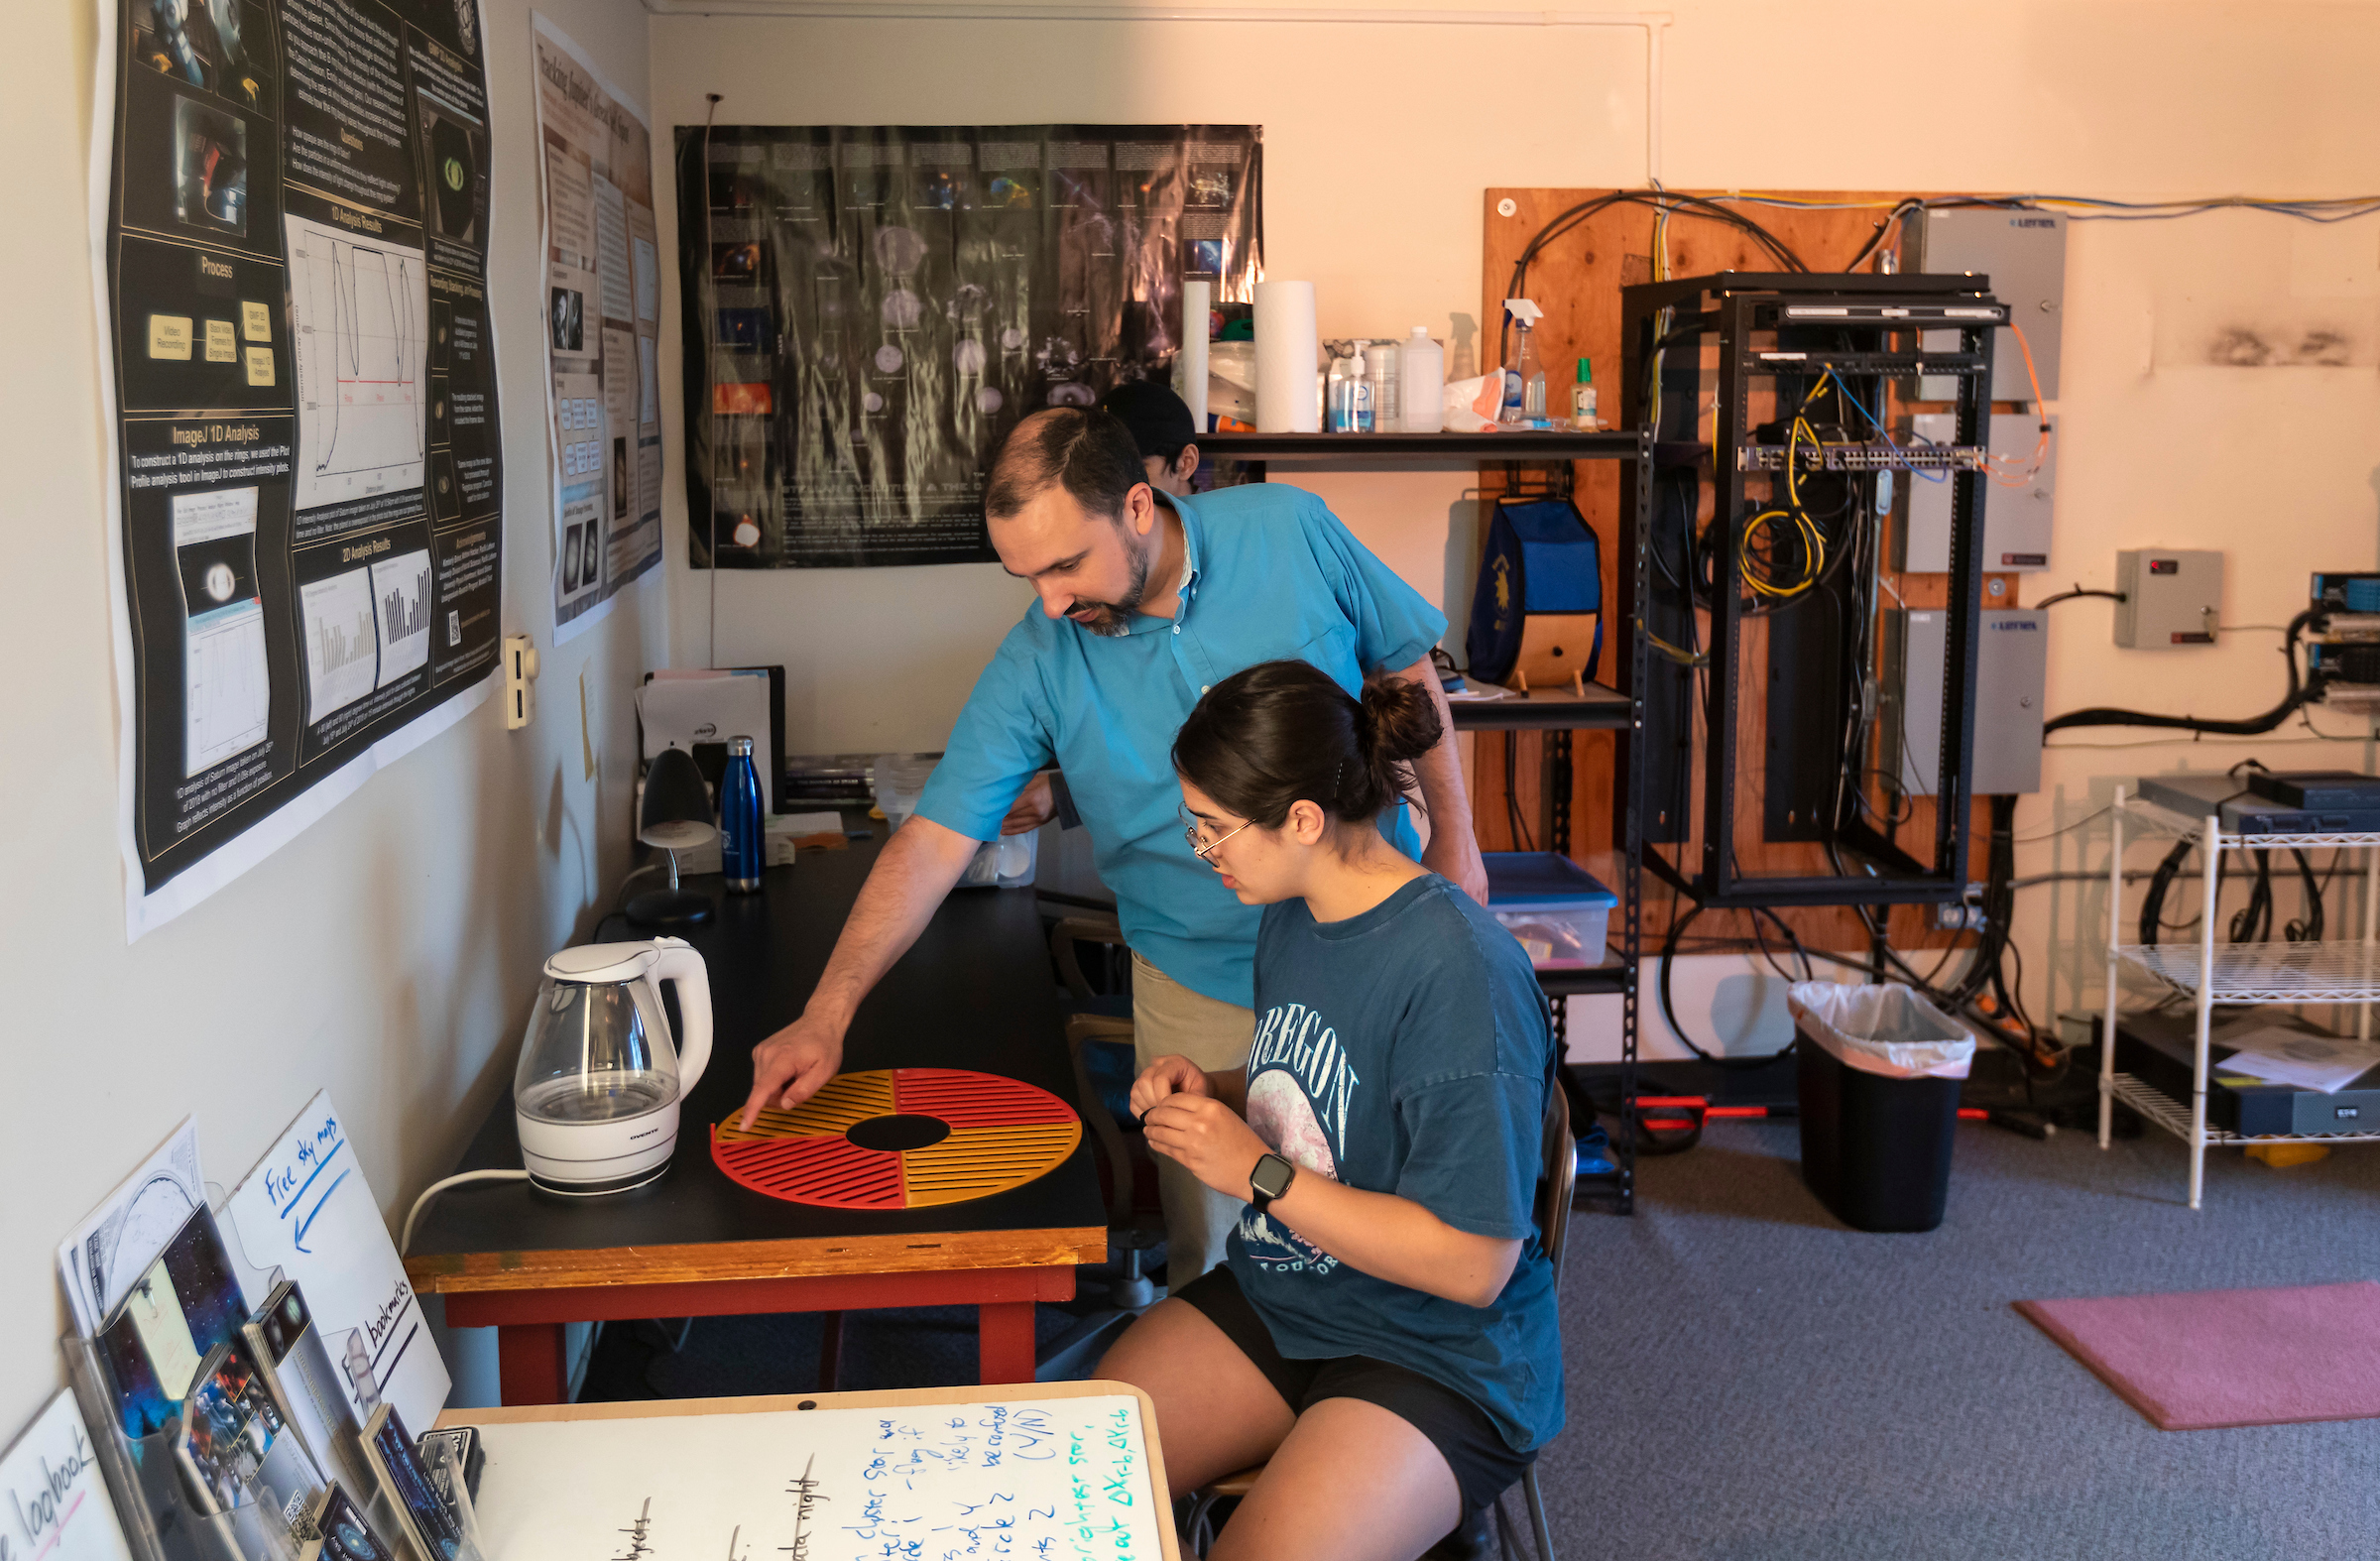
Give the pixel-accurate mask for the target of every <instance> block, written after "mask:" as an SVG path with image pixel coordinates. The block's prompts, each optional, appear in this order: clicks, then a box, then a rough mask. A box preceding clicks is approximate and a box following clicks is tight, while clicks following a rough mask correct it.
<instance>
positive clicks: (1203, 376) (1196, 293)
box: [1173, 282, 1215, 435]
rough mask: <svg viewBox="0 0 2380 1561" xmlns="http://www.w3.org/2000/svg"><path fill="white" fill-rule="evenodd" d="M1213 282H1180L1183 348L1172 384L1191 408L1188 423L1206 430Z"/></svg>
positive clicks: (1202, 432)
mask: <svg viewBox="0 0 2380 1561" xmlns="http://www.w3.org/2000/svg"><path fill="white" fill-rule="evenodd" d="M1214 292H1215V285H1214V284H1213V283H1211V282H1185V283H1183V284H1182V350H1181V353H1180V354H1179V355H1178V356H1177V357H1176V358H1175V359H1174V368H1173V388H1174V389H1175V390H1176V391H1177V392H1179V393H1180V395H1181V398H1182V402H1183V404H1184V405H1185V406H1187V407H1188V408H1189V409H1190V426H1192V427H1193V428H1196V429H1197V430H1198V431H1199V432H1200V434H1202V435H1203V434H1205V432H1206V431H1207V326H1208V324H1209V322H1210V319H1211V316H1212V315H1213V313H1214V303H1213V301H1212V300H1213V298H1214Z"/></svg>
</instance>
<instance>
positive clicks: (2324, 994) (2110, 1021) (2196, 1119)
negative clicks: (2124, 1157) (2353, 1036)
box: [2099, 784, 2380, 1209]
mask: <svg viewBox="0 0 2380 1561" xmlns="http://www.w3.org/2000/svg"><path fill="white" fill-rule="evenodd" d="M2108 818H2109V820H2110V823H2109V840H2108V848H2107V992H2106V1009H2105V1012H2104V1014H2103V1015H2102V1016H2101V1019H2100V1026H2099V1147H2100V1148H2102V1149H2103V1148H2105V1147H2107V1145H2108V1142H2109V1139H2110V1130H2111V1128H2112V1126H2113V1122H2114V1117H2115V1103H2116V1102H2118V1101H2121V1102H2123V1104H2124V1105H2126V1106H2128V1107H2130V1108H2131V1109H2132V1110H2134V1111H2136V1112H2138V1113H2140V1115H2141V1116H2143V1117H2145V1118H2146V1119H2148V1120H2149V1121H2150V1122H2153V1123H2155V1124H2156V1125H2157V1126H2158V1127H2160V1128H2163V1129H2164V1130H2165V1131H2166V1132H2168V1133H2171V1134H2173V1135H2174V1136H2175V1137H2176V1138H2178V1139H2180V1140H2181V1141H2183V1142H2185V1143H2187V1144H2189V1145H2190V1206H2191V1207H2192V1208H2194V1209H2195V1208H2197V1207H2199V1205H2200V1201H2201V1196H2202V1194H2203V1193H2204V1191H2205V1181H2206V1150H2207V1149H2208V1147H2210V1146H2218V1145H2219V1146H2232V1147H2236V1146H2239V1145H2244V1144H2249V1143H2284V1142H2296V1141H2305V1142H2313V1143H2374V1142H2380V1133H2320V1134H2273V1135H2268V1136H2264V1137H2259V1138H2247V1137H2243V1136H2241V1135H2239V1134H2236V1133H2230V1132H2226V1131H2225V1130H2223V1129H2221V1128H2214V1127H2209V1126H2208V1125H2207V1121H2206V1081H2207V1075H2208V1073H2209V1071H2210V1069H2209V1064H2208V1055H2207V1048H2208V1045H2209V1041H2210V1034H2211V1031H2212V1029H2213V1024H2214V1007H2215V1005H2216V1004H2218V1003H2223V1004H2231V1003H2251V1004H2252V1003H2355V1004H2361V1005H2363V1008H2362V1010H2361V1012H2360V1013H2359V1014H2358V1015H2357V1017H2356V1033H2357V1034H2358V1035H2360V1036H2363V1037H2365V1038H2367V1039H2368V1038H2369V1037H2370V1035H2371V1033H2372V1008H2371V1005H2373V1004H2374V1003H2380V833H2372V832H2349V833H2336V834H2308V835H2242V834H2226V833H2224V831H2223V827H2222V819H2221V817H2220V815H2219V814H2215V813H2209V814H2207V815H2206V816H2205V817H2204V818H2203V819H2196V820H2194V819H2190V818H2187V817H2185V816H2184V815H2182V814H2179V813H2176V812H2174V811H2172V810H2171V809H2168V808H2165V807H2161V806H2159V805H2158V804H2156V803H2154V802H2150V801H2147V800H2145V799H2143V798H2140V797H2135V796H2128V795H2126V793H2125V790H2124V787H2123V786H2122V785H2120V784H2119V785H2117V787H2116V788H2115V801H2114V805H2113V806H2112V807H2110V808H2109V810H2108ZM2127 819H2130V820H2133V821H2134V822H2136V823H2139V824H2141V825H2143V826H2144V828H2143V831H2142V832H2143V833H2146V834H2149V835H2151V836H2152V837H2162V838H2165V839H2169V840H2171V839H2180V838H2184V837H2196V838H2197V839H2198V840H2199V841H2200V842H2201V851H2202V853H2203V856H2204V861H2205V864H2206V866H2205V871H2204V872H2203V874H2202V875H2201V879H2202V885H2201V904H2200V907H2199V939H2198V942H2197V943H2195V944H2187V943H2126V942H2124V941H2122V928H2123V899H2124V895H2123V891H2124V824H2125V821H2126V820H2127ZM2293 846H2294V847H2296V848H2297V849H2299V850H2305V849H2307V848H2309V847H2326V846H2337V847H2345V848H2348V849H2360V850H2362V851H2363V852H2364V853H2365V858H2364V893H2363V936H2362V938H2361V939H2359V940H2334V941H2329V942H2321V943H2217V942H2216V941H2215V940H2214V938H2215V925H2216V922H2215V897H2216V896H2217V894H2218V893H2220V890H2221V882H2222V881H2221V878H2220V875H2219V874H2217V872H2216V871H2215V864H2216V863H2217V862H2218V861H2219V860H2220V853H2222V852H2225V851H2269V850H2286V849H2288V848H2290V847H2293ZM2127 964H2129V965H2132V966H2134V967H2136V968H2138V969H2141V970H2145V971H2147V972H2148V973H2149V974H2151V975H2153V976H2155V977H2156V978H2157V979H2158V980H2160V981H2163V982H2164V983H2166V984H2167V985H2168V986H2170V987H2173V988H2174V989H2175V990H2177V991H2180V992H2185V993H2188V994H2190V996H2191V997H2192V998H2193V999H2194V1000H2195V1001H2196V1004H2197V1008H2198V1035H2197V1044H2196V1046H2195V1047H2194V1049H2193V1052H2192V1062H2191V1096H2190V1099H2189V1100H2187V1101H2185V1100H2181V1099H2178V1098H2177V1097H2175V1096H2173V1095H2171V1094H2169V1093H2168V1092H2166V1091H2165V1090H2162V1089H2159V1088H2158V1087H2157V1086H2156V1085H2154V1084H2151V1083H2149V1082H2148V1081H2147V1080H2145V1079H2141V1078H2137V1077H2135V1076H2133V1075H2131V1074H2128V1073H2118V1072H2117V1071H2116V1069H2115V1049H2116V1042H2115V1036H2116V998H2117V991H2116V989H2117V986H2118V984H2119V978H2120V976H2121V973H2122V969H2123V967H2124V966H2125V965H2127Z"/></svg>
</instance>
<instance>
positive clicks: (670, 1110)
mask: <svg viewBox="0 0 2380 1561" xmlns="http://www.w3.org/2000/svg"><path fill="white" fill-rule="evenodd" d="M664 981H674V982H676V983H677V1012H678V1017H679V1018H680V1019H681V1020H682V1021H684V1022H685V1026H686V1034H685V1053H684V1055H683V1056H682V1057H680V1055H679V1054H678V1051H677V1049H676V1048H675V1047H674V1046H673V1045H671V1044H670V1039H669V1019H668V1016H667V1015H666V1014H665V1013H664V1012H663V1011H662V1008H661V983H662V982H664ZM710 1060H711V983H710V977H709V975H708V973H707V972H706V971H705V970H704V969H703V964H702V956H701V955H700V954H697V953H695V952H694V949H693V946H692V945H691V944H688V943H687V942H686V941H685V940H683V939H682V938H673V937H664V938H655V939H654V940H653V941H652V942H650V943H591V944H588V945H586V946H584V947H580V948H566V949H563V950H562V951H561V952H560V953H558V954H556V955H554V956H553V957H552V958H551V959H549V960H547V961H546V962H545V984H544V985H543V986H542V987H539V988H538V989H537V1004H536V1008H535V1011H534V1012H532V1013H531V1015H530V1017H529V1033H528V1035H527V1036H526V1037H524V1038H523V1040H522V1042H521V1065H520V1067H519V1068H517V1069H516V1070H514V1073H513V1115H514V1117H515V1119H516V1120H517V1121H518V1122H519V1124H520V1128H521V1159H522V1162H523V1164H525V1165H526V1166H527V1167H528V1169H529V1177H530V1180H532V1181H534V1182H535V1183H536V1184H537V1185H538V1186H540V1187H543V1188H546V1189H547V1190H548V1191H552V1192H565V1193H575V1194H580V1195H589V1194H594V1193H605V1192H625V1191H627V1190H628V1189H629V1188H631V1187H642V1186H643V1185H645V1183H647V1182H649V1181H652V1180H653V1179H654V1178H655V1177H657V1176H659V1175H660V1174H661V1172H663V1171H665V1170H667V1169H668V1168H669V1155H670V1151H671V1150H673V1149H674V1148H675V1147H676V1146H677V1105H678V1102H679V1101H680V1100H681V1099H683V1098H684V1096H685V1095H686V1093H687V1092H688V1091H690V1090H691V1089H693V1088H694V1084H695V1081H696V1080H698V1079H700V1078H701V1077H702V1069H703V1065H704V1064H705V1063H707V1062H709V1061H710Z"/></svg>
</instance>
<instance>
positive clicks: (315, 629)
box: [297, 568, 380, 724]
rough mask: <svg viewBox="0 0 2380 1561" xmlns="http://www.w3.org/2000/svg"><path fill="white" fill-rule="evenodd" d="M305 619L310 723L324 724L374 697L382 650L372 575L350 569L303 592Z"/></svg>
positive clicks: (301, 588) (300, 592) (300, 602)
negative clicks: (331, 716)
mask: <svg viewBox="0 0 2380 1561" xmlns="http://www.w3.org/2000/svg"><path fill="white" fill-rule="evenodd" d="M297 601H298V605H299V606H300V608H302V609H303V611H304V614H305V719H306V721H307V722H308V724H311V723H312V722H315V721H319V720H321V719H322V718H323V717H324V716H326V715H328V714H330V713H331V712H332V711H333V710H337V709H340V708H342V707H344V706H347V705H351V704H353V703H355V702H356V701H357V700H358V699H361V698H362V697H363V696H364V695H366V694H368V693H370V692H371V691H372V685H373V683H374V681H375V680H376V677H377V674H378V671H379V667H380V646H379V643H378V639H377V632H376V630H375V628H374V625H373V618H372V571H371V570H370V569H368V568H365V569H350V570H348V571H347V572H346V573H345V574H334V575H332V576H331V577H330V578H329V579H327V580H316V581H314V582H313V583H312V584H311V585H301V586H299V587H298V588H297Z"/></svg>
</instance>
